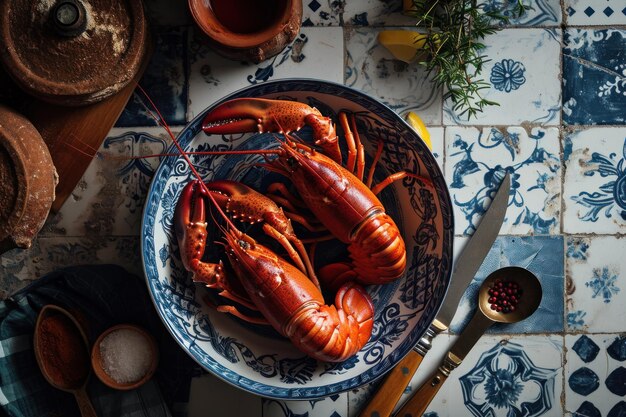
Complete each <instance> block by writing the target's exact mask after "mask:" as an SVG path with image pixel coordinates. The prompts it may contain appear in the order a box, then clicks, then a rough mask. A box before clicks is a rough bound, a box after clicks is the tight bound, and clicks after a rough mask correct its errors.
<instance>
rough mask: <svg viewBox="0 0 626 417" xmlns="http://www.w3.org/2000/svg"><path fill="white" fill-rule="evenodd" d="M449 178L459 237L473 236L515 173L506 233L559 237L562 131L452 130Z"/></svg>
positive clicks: (449, 135) (449, 129)
mask: <svg viewBox="0 0 626 417" xmlns="http://www.w3.org/2000/svg"><path fill="white" fill-rule="evenodd" d="M445 143H446V151H445V152H446V155H445V156H446V162H445V168H446V180H447V183H448V187H449V189H450V192H451V193H452V200H453V202H454V210H455V211H454V218H455V234H471V233H473V230H474V228H475V227H476V225H477V222H478V220H479V218H480V217H481V216H482V214H483V213H484V211H485V209H486V208H487V207H488V205H489V204H490V202H491V197H492V193H494V192H495V190H496V189H497V186H499V184H500V181H501V179H502V178H503V177H504V172H505V170H506V171H509V172H513V175H512V178H511V195H510V197H509V206H508V209H507V214H506V218H505V222H504V225H503V226H502V229H501V230H500V233H501V234H527V233H534V234H554V233H558V231H559V218H560V214H559V213H560V194H561V178H560V158H559V154H560V150H559V131H558V129H557V128H545V129H544V128H532V129H530V130H527V129H525V128H523V127H518V126H511V127H507V128H506V129H504V130H503V129H501V128H495V127H493V128H489V127H484V128H482V129H478V128H474V127H447V128H446V134H445Z"/></svg>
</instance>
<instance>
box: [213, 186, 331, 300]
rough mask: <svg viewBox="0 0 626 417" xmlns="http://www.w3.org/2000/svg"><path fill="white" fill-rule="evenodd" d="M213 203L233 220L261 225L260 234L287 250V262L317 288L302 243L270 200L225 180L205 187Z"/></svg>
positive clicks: (247, 188)
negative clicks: (288, 258) (295, 267)
mask: <svg viewBox="0 0 626 417" xmlns="http://www.w3.org/2000/svg"><path fill="white" fill-rule="evenodd" d="M207 187H208V188H209V190H210V191H211V192H212V193H215V194H214V195H215V196H216V199H215V200H216V202H217V203H218V204H220V206H223V207H224V208H225V210H226V212H228V213H231V214H232V215H233V217H235V218H238V219H240V220H241V221H244V222H248V223H261V222H262V223H263V231H264V232H265V233H266V234H267V235H268V236H270V237H272V238H274V239H276V241H278V243H280V245H281V246H282V247H283V248H284V249H285V250H286V251H287V253H288V254H289V257H290V258H291V260H292V261H293V262H294V263H295V264H296V265H297V266H298V268H300V270H301V271H302V272H304V273H306V274H307V275H308V276H309V278H310V279H311V281H313V283H314V284H315V285H316V286H317V287H318V288H319V282H318V281H317V276H316V275H315V271H314V270H313V265H312V264H311V261H310V259H309V256H308V253H307V251H306V249H305V247H304V244H303V243H302V241H301V240H300V239H299V238H298V236H296V234H295V232H294V230H293V227H292V226H291V222H290V221H289V218H288V217H287V216H285V213H284V212H283V210H282V209H281V208H280V207H278V206H277V205H276V204H275V203H274V202H273V201H272V200H271V199H270V198H268V197H266V196H264V195H263V194H261V193H258V192H257V191H255V190H253V189H252V188H250V187H248V186H247V185H244V184H241V183H238V182H235V181H228V180H220V181H213V182H210V183H208V184H207Z"/></svg>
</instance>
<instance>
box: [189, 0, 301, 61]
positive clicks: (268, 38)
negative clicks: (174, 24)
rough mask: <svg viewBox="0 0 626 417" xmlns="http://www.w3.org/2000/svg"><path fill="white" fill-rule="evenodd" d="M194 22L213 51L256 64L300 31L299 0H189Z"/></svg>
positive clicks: (273, 54) (280, 48) (281, 48)
mask: <svg viewBox="0 0 626 417" xmlns="http://www.w3.org/2000/svg"><path fill="white" fill-rule="evenodd" d="M189 9H190V10H191V14H192V15H193V17H194V19H195V21H196V23H197V24H198V26H200V28H201V29H202V31H203V32H204V33H205V34H206V35H207V36H208V41H209V43H210V44H211V46H212V47H213V49H215V51H216V52H217V53H219V54H220V55H222V56H225V57H227V58H230V59H234V60H243V61H253V62H255V63H259V62H261V61H264V60H266V59H268V58H271V57H273V56H275V55H277V54H278V53H280V51H282V50H283V49H284V48H285V47H286V46H287V45H289V44H290V43H291V42H292V41H293V40H294V38H295V37H296V36H297V34H298V33H299V32H300V26H301V24H302V1H301V0H272V1H266V0H264V1H259V0H210V1H209V0H189Z"/></svg>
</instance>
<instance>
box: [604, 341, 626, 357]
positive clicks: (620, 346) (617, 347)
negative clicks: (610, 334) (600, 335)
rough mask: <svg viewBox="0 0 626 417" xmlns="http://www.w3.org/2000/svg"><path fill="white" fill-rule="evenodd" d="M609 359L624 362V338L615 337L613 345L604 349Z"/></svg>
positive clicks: (625, 352)
mask: <svg viewBox="0 0 626 417" xmlns="http://www.w3.org/2000/svg"><path fill="white" fill-rule="evenodd" d="M606 351H607V353H608V354H609V356H610V357H612V358H613V359H615V360H616V361H620V362H624V361H626V337H625V336H619V337H616V338H615V340H614V341H613V343H611V345H610V346H609V347H608V348H607V349H606Z"/></svg>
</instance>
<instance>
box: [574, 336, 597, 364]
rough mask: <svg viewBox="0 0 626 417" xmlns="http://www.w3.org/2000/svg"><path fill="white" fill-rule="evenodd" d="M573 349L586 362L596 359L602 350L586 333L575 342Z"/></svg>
mask: <svg viewBox="0 0 626 417" xmlns="http://www.w3.org/2000/svg"><path fill="white" fill-rule="evenodd" d="M572 350H573V351H574V352H576V353H577V354H578V357H579V358H580V359H582V361H583V362H585V363H588V362H591V361H592V360H594V359H595V358H596V356H598V352H600V348H599V347H598V345H597V344H596V343H595V342H594V341H593V340H591V339H590V338H589V337H587V336H585V335H582V336H580V338H579V339H578V340H577V341H576V343H574V346H572Z"/></svg>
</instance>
